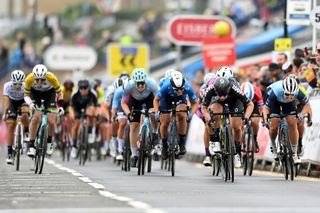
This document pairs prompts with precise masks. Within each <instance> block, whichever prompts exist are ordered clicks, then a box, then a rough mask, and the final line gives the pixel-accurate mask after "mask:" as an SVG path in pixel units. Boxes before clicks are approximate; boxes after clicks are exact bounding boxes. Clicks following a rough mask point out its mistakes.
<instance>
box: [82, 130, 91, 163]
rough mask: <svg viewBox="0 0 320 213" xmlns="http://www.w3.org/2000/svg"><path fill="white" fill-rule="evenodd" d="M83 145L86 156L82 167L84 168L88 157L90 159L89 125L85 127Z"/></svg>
mask: <svg viewBox="0 0 320 213" xmlns="http://www.w3.org/2000/svg"><path fill="white" fill-rule="evenodd" d="M83 130H84V131H83V135H82V136H83V142H84V143H83V145H84V147H83V148H84V150H83V151H84V156H83V162H82V165H83V166H84V165H85V163H86V161H87V159H88V157H89V151H90V150H89V143H88V126H87V125H83Z"/></svg>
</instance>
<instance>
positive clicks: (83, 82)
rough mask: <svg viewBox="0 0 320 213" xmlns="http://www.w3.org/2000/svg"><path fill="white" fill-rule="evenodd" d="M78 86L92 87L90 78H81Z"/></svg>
mask: <svg viewBox="0 0 320 213" xmlns="http://www.w3.org/2000/svg"><path fill="white" fill-rule="evenodd" d="M78 87H79V88H80V87H88V88H89V87H90V84H89V81H88V80H80V81H79V82H78Z"/></svg>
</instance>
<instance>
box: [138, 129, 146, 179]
mask: <svg viewBox="0 0 320 213" xmlns="http://www.w3.org/2000/svg"><path fill="white" fill-rule="evenodd" d="M146 134H147V128H146V127H145V126H142V129H141V135H140V149H139V158H138V175H140V174H141V175H144V167H145V154H146V152H145V150H146V146H147V141H146V140H147V137H146Z"/></svg>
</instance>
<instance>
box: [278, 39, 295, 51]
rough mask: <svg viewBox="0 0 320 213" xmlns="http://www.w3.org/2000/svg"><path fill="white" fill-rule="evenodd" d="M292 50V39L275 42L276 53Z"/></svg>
mask: <svg viewBox="0 0 320 213" xmlns="http://www.w3.org/2000/svg"><path fill="white" fill-rule="evenodd" d="M291 48H292V39H291V38H277V39H275V40H274V50H275V51H290V50H291Z"/></svg>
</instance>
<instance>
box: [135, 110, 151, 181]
mask: <svg viewBox="0 0 320 213" xmlns="http://www.w3.org/2000/svg"><path fill="white" fill-rule="evenodd" d="M132 112H141V115H144V119H143V123H142V125H141V127H140V129H139V142H140V147H139V156H138V175H144V171H145V164H146V162H148V165H147V171H148V172H151V167H152V146H153V144H152V136H153V135H152V127H151V120H150V114H153V113H154V112H149V111H148V109H147V108H146V105H142V110H135V109H132Z"/></svg>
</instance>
